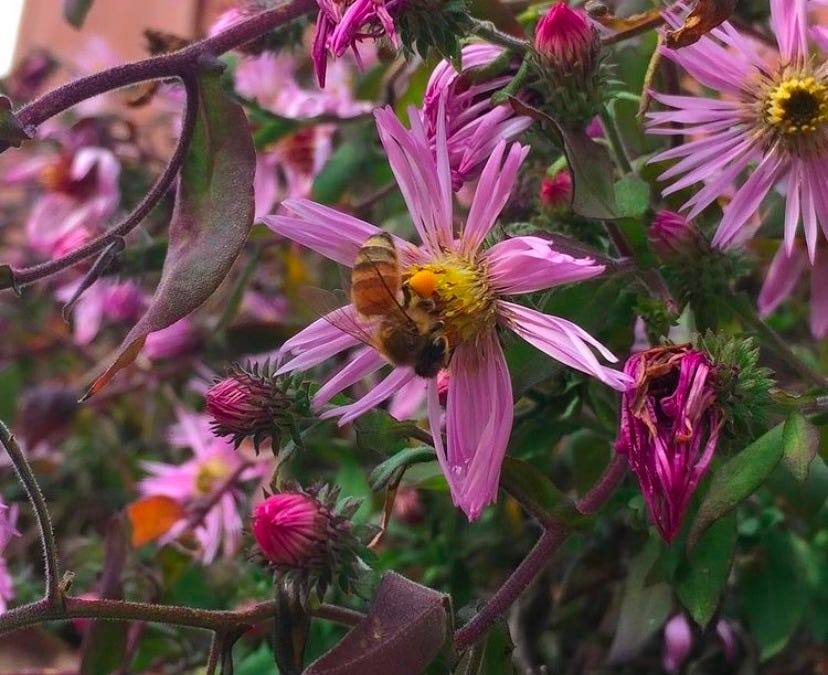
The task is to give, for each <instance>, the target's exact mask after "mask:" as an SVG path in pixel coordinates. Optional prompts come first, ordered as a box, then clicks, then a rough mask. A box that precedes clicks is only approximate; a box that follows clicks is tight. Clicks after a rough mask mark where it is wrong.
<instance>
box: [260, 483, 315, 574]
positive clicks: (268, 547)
mask: <svg viewBox="0 0 828 675" xmlns="http://www.w3.org/2000/svg"><path fill="white" fill-rule="evenodd" d="M327 520H328V518H327V515H326V513H325V511H324V510H323V508H322V505H321V504H320V503H319V502H318V501H317V500H316V499H314V498H313V497H311V496H310V495H306V494H303V493H301V492H282V493H278V494H274V495H271V496H270V497H268V498H267V499H265V500H264V501H263V502H260V503H259V504H258V505H257V506H256V509H255V511H254V515H253V536H254V537H255V538H256V543H257V544H258V546H259V550H260V551H261V552H262V555H263V556H264V557H265V558H267V560H269V561H270V562H271V563H273V564H274V565H276V566H278V567H291V568H294V569H307V568H309V567H311V566H312V565H314V564H315V563H316V561H317V560H318V559H319V558H320V556H321V554H322V552H323V550H324V545H325V538H326V534H327Z"/></svg>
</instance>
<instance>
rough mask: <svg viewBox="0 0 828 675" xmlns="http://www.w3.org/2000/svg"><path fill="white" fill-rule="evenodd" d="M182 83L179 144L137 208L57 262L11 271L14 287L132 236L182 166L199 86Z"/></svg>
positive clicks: (191, 80)
mask: <svg viewBox="0 0 828 675" xmlns="http://www.w3.org/2000/svg"><path fill="white" fill-rule="evenodd" d="M183 80H184V86H185V89H186V92H187V98H186V101H185V103H184V115H183V120H182V123H181V133H180V135H179V136H178V142H177V144H176V146H175V150H174V151H173V154H172V156H171V157H170V159H169V161H168V162H167V166H166V167H165V168H164V171H163V172H162V173H161V175H160V176H158V178H157V179H156V181H155V183H154V184H153V186H152V187H151V188H150V191H149V192H148V193H147V194H146V195H145V196H144V198H143V199H142V200H141V202H140V203H139V204H138V206H136V207H135V209H134V210H133V211H132V213H130V214H129V215H128V216H127V217H126V218H125V219H124V220H122V221H121V222H120V223H118V224H117V225H115V226H114V227H111V228H110V229H109V230H107V231H106V232H104V233H103V234H102V235H100V236H99V237H96V238H95V239H93V240H92V241H90V242H89V243H87V244H85V245H84V246H81V247H80V248H77V249H75V250H74V251H70V252H69V253H67V254H66V255H64V256H61V257H60V258H55V259H54V260H50V261H48V262H44V263H41V264H39V265H33V266H32V267H25V268H23V269H21V270H13V271H12V275H13V279H14V282H15V284H16V286H17V287H21V286H25V285H27V284H31V283H33V282H35V281H38V280H40V279H45V278H46V277H49V276H51V275H53V274H57V273H58V272H61V271H62V270H65V269H67V268H69V267H72V265H75V264H77V263H78V262H80V261H81V260H84V259H86V258H88V257H90V256H93V255H95V254H96V253H98V252H100V251H102V250H103V249H105V248H106V247H107V246H109V245H110V244H111V243H112V242H113V241H115V240H116V239H118V238H120V237H124V236H126V235H127V234H128V233H129V232H131V231H132V230H133V229H134V228H135V227H136V226H137V225H138V224H139V223H140V222H141V221H142V220H143V219H144V218H145V217H146V216H147V215H148V214H149V212H150V211H152V209H153V208H155V205H156V204H157V203H158V202H159V201H160V200H161V198H162V197H163V196H164V195H165V194H166V192H167V190H168V189H169V187H170V186H171V185H172V183H173V181H174V180H175V177H176V176H177V175H178V170H179V169H180V168H181V165H182V163H183V162H184V155H185V154H186V152H187V148H188V147H189V145H190V139H191V138H192V135H193V128H194V127H195V123H196V117H197V116H198V105H199V102H198V84H197V83H196V80H195V78H194V77H193V76H187V77H185V78H183Z"/></svg>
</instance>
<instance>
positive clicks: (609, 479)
mask: <svg viewBox="0 0 828 675" xmlns="http://www.w3.org/2000/svg"><path fill="white" fill-rule="evenodd" d="M626 473H627V459H626V457H624V456H623V455H618V454H615V455H613V457H612V459H611V460H610V463H609V464H608V465H607V468H606V469H604V473H603V474H601V477H600V478H599V479H598V482H597V483H595V485H593V486H592V488H590V490H589V492H587V493H586V494H585V495H584V496H583V497H581V498H580V499H579V500H578V501H577V502H575V506H576V508H577V509H578V510H579V511H580V512H581V513H583V514H584V515H591V514H593V513H596V512H597V511H598V510H599V509H600V508H601V507H602V506H603V505H604V504H606V503H607V500H608V499H609V498H610V495H612V493H613V492H615V488H617V487H618V485H619V484H620V483H621V481H622V480H623V479H624V475H625V474H626Z"/></svg>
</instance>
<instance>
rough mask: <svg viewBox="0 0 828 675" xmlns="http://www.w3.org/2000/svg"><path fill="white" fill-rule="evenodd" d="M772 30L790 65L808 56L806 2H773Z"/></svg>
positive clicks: (797, 0)
mask: <svg viewBox="0 0 828 675" xmlns="http://www.w3.org/2000/svg"><path fill="white" fill-rule="evenodd" d="M770 10H771V28H772V30H773V34H774V35H775V36H776V41H777V42H778V43H779V51H780V52H781V53H782V56H783V57H784V59H785V61H786V62H788V63H790V62H791V61H796V60H797V59H798V58H800V57H803V56H807V55H808V15H807V8H806V0H771V3H770Z"/></svg>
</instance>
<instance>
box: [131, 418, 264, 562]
mask: <svg viewBox="0 0 828 675" xmlns="http://www.w3.org/2000/svg"><path fill="white" fill-rule="evenodd" d="M169 441H170V444H171V445H173V446H175V447H182V448H188V449H189V450H191V451H192V453H193V457H192V458H191V459H189V460H187V461H186V462H184V463H183V464H180V465H174V464H164V463H161V462H143V463H142V466H143V467H144V469H146V470H147V472H148V473H149V474H150V476H149V477H147V478H144V479H143V480H142V481H141V482H140V483H139V484H138V490H139V491H140V493H141V495H142V496H144V497H153V496H164V497H169V498H171V499H173V500H175V501H176V502H178V503H179V504H180V505H181V506H182V507H183V509H184V511H185V513H186V514H187V516H186V517H185V518H183V519H181V520H179V521H178V522H176V523H175V524H174V525H173V526H172V527H171V529H170V530H169V531H168V532H167V533H166V534H165V535H163V536H162V537H161V538H160V539H159V542H160V543H166V542H169V541H173V540H175V539H177V538H179V537H180V536H182V535H185V534H189V535H192V536H194V537H195V540H196V541H197V542H198V557H199V558H200V559H201V560H202V561H203V562H204V563H205V564H207V563H210V562H212V561H213V560H214V559H215V558H216V556H217V555H218V553H219V549H221V550H222V552H223V553H224V556H225V557H232V556H233V555H234V554H235V553H236V552H237V551H238V548H239V544H240V542H241V530H242V520H241V516H240V515H239V508H240V502H241V501H242V499H243V496H244V495H243V493H242V491H241V490H240V488H239V484H240V483H243V482H245V481H250V480H257V479H258V480H260V479H261V478H262V477H263V476H264V475H266V474H267V472H268V471H269V468H268V464H267V462H264V461H254V460H252V459H249V458H246V457H245V456H244V455H242V454H241V453H240V452H238V451H236V450H234V449H233V444H232V443H231V442H230V441H228V440H225V439H223V438H217V437H216V436H214V435H213V432H212V430H211V429H210V419H209V418H208V417H207V416H206V415H199V414H197V413H193V412H190V411H187V410H179V411H178V423H177V424H176V425H175V426H173V427H172V429H171V430H170V434H169ZM231 478H234V479H235V481H234V482H233V484H232V485H231V486H229V487H228V486H227V485H226V483H227V481H228V480H230V479H231ZM219 493H220V494H219ZM216 497H218V498H217V499H216ZM205 504H212V505H211V506H210V507H209V508H208V510H207V512H206V513H204V514H203V516H201V517H199V518H198V521H199V522H198V524H197V525H196V526H195V527H194V528H193V526H192V525H191V520H190V519H191V517H192V516H193V514H194V513H195V514H197V515H198V509H200V508H202V507H203V506H204V505H205Z"/></svg>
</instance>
